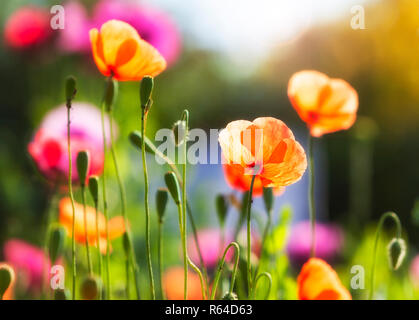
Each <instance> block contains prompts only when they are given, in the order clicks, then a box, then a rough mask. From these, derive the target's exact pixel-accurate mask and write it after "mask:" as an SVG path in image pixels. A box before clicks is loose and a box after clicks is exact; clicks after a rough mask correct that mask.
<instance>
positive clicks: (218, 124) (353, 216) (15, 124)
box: [0, 0, 419, 299]
mask: <svg viewBox="0 0 419 320" xmlns="http://www.w3.org/2000/svg"><path fill="white" fill-rule="evenodd" d="M81 2H82V3H84V4H85V5H86V6H87V7H92V6H93V5H94V1H81ZM143 2H144V3H146V4H150V5H152V6H154V7H156V8H158V9H160V10H162V11H164V12H165V13H166V14H168V15H169V16H170V17H171V19H172V20H173V23H174V25H175V26H176V29H177V32H178V33H179V37H180V51H179V54H178V56H177V58H176V59H175V61H174V62H173V63H172V64H171V65H170V67H169V68H168V70H167V71H166V72H164V73H163V74H162V75H160V76H159V77H158V78H157V79H156V84H155V91H154V94H153V97H154V105H153V107H152V109H151V113H150V117H149V122H148V127H147V130H148V137H150V138H154V133H155V131H156V130H157V129H158V128H161V127H163V128H171V126H172V124H173V123H174V122H175V121H176V120H178V119H179V118H180V115H181V112H182V110H183V109H184V108H185V107H187V108H188V109H189V111H190V114H191V116H190V127H191V128H203V129H206V130H209V129H210V128H223V127H225V125H226V124H227V123H228V122H230V121H233V120H236V119H247V120H252V119H254V118H256V117H259V116H273V117H276V118H279V119H281V120H283V121H284V122H286V123H287V125H288V126H289V127H290V128H291V129H292V130H293V132H294V133H295V134H296V137H297V140H298V141H300V142H301V143H302V144H303V146H304V145H305V142H306V136H307V131H306V128H305V125H304V123H303V122H302V121H301V120H300V119H299V118H298V115H297V113H296V112H295V111H294V109H293V108H292V107H291V105H290V102H289V100H288V97H287V93H286V89H287V83H288V80H289V78H290V77H291V75H292V74H293V73H294V72H297V71H300V70H303V69H315V70H319V71H322V72H324V73H326V74H328V75H330V76H332V77H338V78H343V79H345V80H347V81H348V82H349V83H350V84H351V85H352V86H353V87H354V88H355V89H356V90H357V92H358V94H359V101H360V105H359V111H358V115H359V117H358V121H357V123H356V124H355V126H354V127H353V128H351V129H350V130H348V131H341V132H338V133H335V134H330V135H326V136H324V137H323V138H321V139H319V140H318V141H317V143H316V150H317V154H318V155H319V157H318V158H317V159H316V170H317V181H316V199H317V204H318V216H319V220H320V221H325V222H332V223H336V224H338V225H340V226H341V227H342V229H343V230H344V236H345V242H344V246H343V247H342V249H341V251H340V252H339V254H338V255H337V257H336V259H334V261H333V262H334V266H336V268H337V270H338V272H339V274H340V276H341V278H342V280H343V283H344V284H345V285H346V286H347V287H349V283H350V277H351V274H350V268H351V266H353V265H362V266H365V269H366V271H368V270H369V269H368V268H369V265H370V263H371V261H370V260H371V252H372V240H373V235H374V231H375V227H376V224H377V221H378V219H379V217H380V216H381V214H382V213H384V212H386V211H389V210H393V211H395V212H396V213H397V214H398V215H399V216H400V219H401V221H402V224H403V228H404V237H405V239H406V240H407V241H408V243H409V249H408V256H407V259H406V262H405V264H404V265H403V267H402V268H401V269H400V270H398V271H397V272H395V273H394V272H390V271H389V269H388V266H387V263H386V260H385V259H386V257H385V252H384V250H385V249H384V247H385V244H386V243H387V242H386V241H384V240H383V242H382V244H381V245H380V249H379V259H381V260H379V261H381V262H379V263H378V264H377V279H376V283H377V291H378V292H379V295H380V297H382V298H395V299H402V298H407V299H412V298H418V297H419V291H417V290H416V288H415V285H414V281H413V280H412V275H411V274H409V265H410V262H411V261H412V259H413V258H414V257H415V255H416V254H417V253H418V250H419V248H418V246H417V243H418V242H419V232H417V230H418V228H419V188H418V186H419V162H418V159H419V143H418V141H419V126H418V123H419V90H418V87H419V59H418V53H419V2H417V1H411V0H376V1H373V0H371V1H360V0H359V1H352V0H345V1H343V0H342V1H326V0H323V1H315V2H312V1H298V2H295V3H294V2H293V4H291V2H290V1H273V0H272V1H269V0H263V1H257V2H255V1H237V0H234V1H233V0H228V1H218V0H217V1H210V0H205V1H193V0H158V1H143ZM197 2H199V4H198V3H197ZM27 4H36V5H39V6H43V7H46V8H49V7H51V6H52V5H54V4H56V3H54V1H41V0H39V1H22V0H13V1H11V0H3V1H2V2H1V4H0V8H1V10H0V30H1V31H2V32H1V33H2V34H3V26H4V24H5V21H6V20H7V18H8V17H9V16H10V14H11V13H13V12H14V11H15V10H16V9H17V8H19V7H21V6H23V5H27ZM359 4H361V5H363V6H364V8H365V26H366V29H364V30H353V29H352V28H351V25H350V21H351V19H352V17H353V14H352V13H351V7H352V6H354V5H359ZM66 23H68V24H70V23H71V21H67V22H66ZM60 32H61V31H53V34H52V39H51V42H50V43H49V44H48V45H46V46H45V47H43V48H40V49H37V50H33V51H19V50H13V49H11V48H9V47H8V46H7V44H6V43H5V42H4V41H3V40H2V41H0V112H1V116H0V200H1V201H0V248H2V246H3V244H4V243H5V241H6V240H7V239H9V238H20V239H24V240H25V241H28V242H30V243H32V244H35V245H38V246H42V241H43V233H42V231H41V230H44V224H45V217H46V210H47V208H48V205H49V201H50V200H51V199H50V198H49V197H48V192H47V186H46V184H45V181H44V180H43V179H42V178H41V177H40V176H39V174H38V173H37V171H36V169H35V166H34V164H33V162H32V160H31V158H30V156H29V154H28V151H27V145H28V143H29V142H30V140H31V139H32V137H33V134H34V132H35V130H36V128H37V126H38V125H39V123H40V121H41V120H42V117H43V116H44V115H45V113H46V112H47V111H48V110H50V109H52V108H53V107H55V106H57V105H59V104H62V103H63V102H64V90H63V81H64V79H65V77H66V76H67V75H68V74H73V75H75V76H76V77H77V80H78V88H79V92H78V94H77V101H86V102H90V103H92V104H94V105H98V104H99V102H100V99H101V96H102V91H103V78H102V76H101V75H100V73H99V72H98V71H97V69H96V67H95V65H94V62H93V59H92V57H91V54H90V53H87V54H85V53H77V52H73V53H69V52H64V51H63V50H60V48H59V46H57V45H56V38H58V37H59V33H60ZM54 41H55V42H54ZM115 110H116V111H115V116H116V118H117V123H118V131H119V138H118V142H117V148H118V153H119V157H120V165H121V171H122V176H123V180H124V183H125V186H126V189H127V192H128V194H127V197H128V204H129V205H128V216H129V218H130V220H131V224H132V227H133V235H134V243H135V249H136V252H137V257H142V256H144V255H145V254H144V252H145V246H144V213H143V210H144V209H143V202H142V201H143V190H144V187H143V177H142V167H141V161H140V153H139V152H138V150H136V149H134V148H133V147H132V145H131V144H130V142H129V140H128V134H129V133H130V132H131V131H133V130H135V129H139V126H140V106H139V100H138V83H121V84H120V94H119V98H118V101H117V105H116V108H115ZM134 115H136V116H134ZM148 162H149V173H150V177H151V193H150V194H151V197H150V199H151V203H152V206H154V193H155V191H156V189H157V188H159V187H162V186H164V180H163V174H164V173H165V172H166V170H167V168H166V167H162V166H160V165H158V164H157V163H155V161H154V159H153V157H149V159H148ZM109 168H112V166H111V165H109ZM109 170H110V173H109V177H110V178H109V181H110V183H109V184H110V187H109V188H110V191H109V192H108V194H109V197H110V199H109V203H110V204H111V208H110V212H111V215H114V214H118V210H120V209H119V207H118V206H119V201H118V200H119V199H118V189H117V184H116V181H115V180H114V175H113V173H112V169H109ZM189 181H190V183H189V186H188V187H189V194H188V196H189V200H190V202H191V205H192V207H193V210H194V215H195V218H196V221H197V225H198V227H199V228H200V229H201V228H208V227H217V226H218V224H217V217H216V212H215V201H214V198H215V195H216V194H217V193H220V192H232V190H231V189H230V188H229V187H228V185H227V184H226V182H225V180H224V178H223V173H222V168H221V166H220V165H197V166H189ZM306 184H307V174H306V175H305V176H304V178H303V180H302V182H301V183H298V184H296V185H294V186H291V187H289V188H287V190H286V192H285V193H284V194H283V195H282V196H281V197H280V198H278V199H277V203H276V209H275V214H276V216H277V217H278V216H279V217H280V215H279V212H280V211H281V208H283V205H286V204H290V205H291V207H292V211H293V218H292V223H296V222H297V221H301V220H303V219H307V218H308V209H307V201H306V186H307V185H306ZM76 197H77V198H78V199H79V194H76ZM52 201H58V199H57V198H53V199H52ZM255 206H256V208H263V205H262V201H261V200H260V199H259V200H256V202H255ZM53 210H54V209H53ZM175 212H176V209H175V206H174V205H173V204H170V206H169V209H168V214H167V219H166V222H165V252H166V253H167V254H166V255H165V261H164V263H165V265H167V266H170V265H180V264H181V262H180V261H181V258H180V254H179V252H180V251H179V250H180V249H179V243H178V242H176V241H170V240H171V239H178V226H177V216H176V214H175ZM152 213H153V215H152V221H153V223H152V224H153V227H152V233H153V234H155V232H156V221H157V218H156V214H155V209H153V207H152ZM236 218H237V212H235V211H234V209H231V210H230V214H229V221H230V222H229V223H233V221H235V219H236ZM256 219H259V220H261V221H263V220H264V219H265V215H264V214H261V215H260V217H257V218H256ZM276 219H278V218H276ZM287 230H288V231H287V232H289V233H291V230H292V228H288V229H287ZM388 231H389V232H390V231H392V230H388ZM389 234H390V233H389ZM385 238H386V237H384V239H385ZM69 243H70V241H68V244H69ZM156 244H157V243H156V242H154V244H153V252H155V250H156ZM114 246H115V253H114V254H113V255H112V268H113V270H114V272H113V273H114V274H116V275H117V274H118V270H123V268H124V264H123V263H119V261H123V252H122V250H120V249H121V244H120V241H115V243H114ZM283 253H284V257H285V258H284V259H286V250H285V245H284V248H283ZM154 256H156V255H155V254H154ZM1 258H2V251H1V249H0V261H1V260H2V259H1ZM138 262H139V263H140V268H141V269H142V270H145V268H146V266H145V259H141V258H139V261H138ZM284 263H285V264H286V265H288V262H284ZM297 272H298V269H293V268H292V267H290V268H287V271H286V275H287V276H286V277H287V279H288V280H287V281H289V288H291V289H289V291H288V292H290V293H289V297H291V298H292V296H293V291H292V290H293V289H292V288H293V287H294V286H295V285H294V284H293V279H295V276H296V274H297ZM119 274H120V279H118V276H115V278H116V279H115V282H116V287H118V283H119V282H120V283H121V286H122V284H123V281H124V278H123V272H122V271H121V272H119ZM367 276H368V275H367ZM145 277H146V276H145V272H144V278H145ZM392 277H395V278H396V279H397V280H398V281H394V280H393V281H391V279H392ZM366 283H368V282H366ZM142 285H143V286H146V285H147V281H146V280H145V281H142ZM143 291H147V290H146V289H144V290H143ZM352 294H353V296H354V298H356V297H359V298H363V297H365V292H364V291H362V290H357V291H356V292H352ZM283 297H285V296H283ZM22 298H28V296H25V295H23V296H22Z"/></svg>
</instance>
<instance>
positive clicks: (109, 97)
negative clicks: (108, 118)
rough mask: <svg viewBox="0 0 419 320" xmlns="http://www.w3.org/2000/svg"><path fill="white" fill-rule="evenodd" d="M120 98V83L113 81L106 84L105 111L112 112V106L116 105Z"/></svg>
mask: <svg viewBox="0 0 419 320" xmlns="http://www.w3.org/2000/svg"><path fill="white" fill-rule="evenodd" d="M117 97H118V81H116V80H115V79H112V80H111V81H109V82H108V83H107V84H106V91H105V100H104V103H105V109H106V111H108V112H109V111H111V109H112V106H113V105H114V104H115V101H116V98H117Z"/></svg>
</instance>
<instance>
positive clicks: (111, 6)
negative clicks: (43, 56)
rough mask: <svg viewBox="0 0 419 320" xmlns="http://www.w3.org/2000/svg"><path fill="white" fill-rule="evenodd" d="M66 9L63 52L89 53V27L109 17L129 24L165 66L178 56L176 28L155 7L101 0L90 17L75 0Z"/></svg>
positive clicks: (62, 36) (166, 16)
mask: <svg viewBox="0 0 419 320" xmlns="http://www.w3.org/2000/svg"><path fill="white" fill-rule="evenodd" d="M65 10H66V19H67V21H71V24H70V23H68V24H66V27H65V29H64V30H62V31H61V37H60V40H59V45H60V47H61V48H62V49H63V50H65V51H69V52H90V41H89V36H88V35H89V30H90V29H91V28H100V27H101V25H102V24H103V23H105V22H106V21H108V20H111V19H117V20H122V21H125V22H127V23H129V24H130V25H132V26H133V27H134V28H135V29H136V30H137V31H138V33H139V34H140V36H141V38H143V39H144V40H146V41H147V42H149V43H150V44H151V45H152V46H153V47H155V48H156V49H157V50H158V51H159V52H160V54H161V55H162V56H163V57H164V58H165V59H166V62H167V64H168V65H170V64H173V63H174V62H175V61H176V60H177V58H178V56H179V53H180V48H181V40H180V35H179V31H178V30H177V28H176V25H175V24H174V22H173V21H172V20H171V19H170V17H169V16H168V15H166V14H165V13H164V12H162V11H160V10H158V9H154V8H151V7H149V6H145V5H143V4H139V3H138V2H136V1H123V0H102V1H99V2H98V3H97V4H96V6H95V7H94V8H93V15H92V18H91V19H90V18H89V17H88V15H87V12H86V9H85V8H84V7H83V6H82V5H81V4H80V3H78V2H77V1H70V2H68V3H67V4H65ZM70 19H71V20H70Z"/></svg>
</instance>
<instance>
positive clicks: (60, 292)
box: [54, 289, 70, 300]
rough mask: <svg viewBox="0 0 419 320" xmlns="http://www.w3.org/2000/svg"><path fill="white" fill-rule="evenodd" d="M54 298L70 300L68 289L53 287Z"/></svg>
mask: <svg viewBox="0 0 419 320" xmlns="http://www.w3.org/2000/svg"><path fill="white" fill-rule="evenodd" d="M54 300H70V291H68V290H67V289H55V290H54Z"/></svg>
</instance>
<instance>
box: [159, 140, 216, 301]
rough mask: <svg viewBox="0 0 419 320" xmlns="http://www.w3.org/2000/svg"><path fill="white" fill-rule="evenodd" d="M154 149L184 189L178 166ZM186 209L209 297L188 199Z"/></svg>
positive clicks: (205, 270)
mask: <svg viewBox="0 0 419 320" xmlns="http://www.w3.org/2000/svg"><path fill="white" fill-rule="evenodd" d="M152 147H153V152H154V153H155V154H156V155H157V156H158V157H159V158H161V159H162V160H164V162H166V164H167V165H168V166H169V167H170V169H171V170H172V171H173V172H174V173H175V175H176V178H177V179H178V180H179V185H180V187H183V181H182V177H181V175H180V172H179V170H178V168H177V166H176V165H175V164H174V162H173V160H172V159H170V158H169V157H167V156H166V155H165V154H164V153H162V152H161V151H160V150H158V149H157V148H156V147H155V146H154V145H153V144H152ZM186 209H187V210H186V211H187V214H188V218H189V221H190V224H191V228H192V232H193V237H194V242H195V246H196V249H197V252H198V258H199V264H200V265H201V267H202V272H203V275H204V279H205V283H206V284H207V295H208V296H209V285H208V272H207V268H206V267H205V264H204V258H203V257H202V252H201V248H200V246H199V241H198V231H197V228H196V224H195V219H194V217H193V212H192V208H191V206H190V204H189V201H188V199H186Z"/></svg>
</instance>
